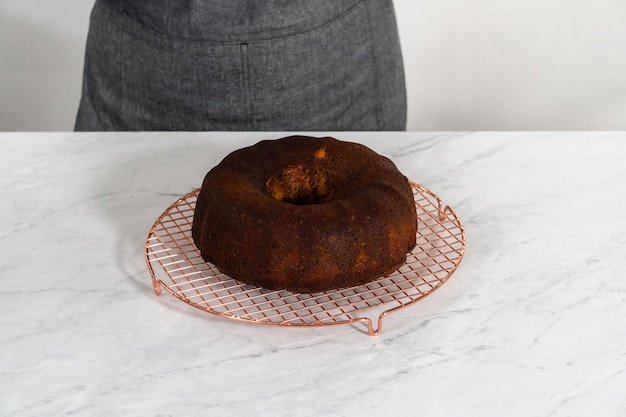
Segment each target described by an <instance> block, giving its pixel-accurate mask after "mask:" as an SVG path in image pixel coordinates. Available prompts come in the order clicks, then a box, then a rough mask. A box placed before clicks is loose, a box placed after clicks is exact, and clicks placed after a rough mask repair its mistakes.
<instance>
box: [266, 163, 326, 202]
mask: <svg viewBox="0 0 626 417" xmlns="http://www.w3.org/2000/svg"><path fill="white" fill-rule="evenodd" d="M265 188H266V189H267V191H268V192H269V193H270V195H271V196H272V197H273V198H274V199H276V200H278V201H284V202H285V203H291V204H300V205H304V204H324V203H327V202H329V201H332V200H333V199H334V198H335V195H336V194H337V180H336V175H335V174H333V173H331V172H329V171H327V170H325V169H323V168H320V167H304V166H301V165H295V166H291V165H290V166H288V167H286V168H284V169H283V170H282V171H280V172H278V173H276V174H274V175H272V176H271V177H269V178H268V179H267V181H266V182H265Z"/></svg>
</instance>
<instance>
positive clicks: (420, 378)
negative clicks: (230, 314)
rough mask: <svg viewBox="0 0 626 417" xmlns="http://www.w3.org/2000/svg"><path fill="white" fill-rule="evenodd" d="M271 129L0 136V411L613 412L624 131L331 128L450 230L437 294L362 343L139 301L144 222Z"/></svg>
mask: <svg viewBox="0 0 626 417" xmlns="http://www.w3.org/2000/svg"><path fill="white" fill-rule="evenodd" d="M283 135H284V134H282V133H281V134H272V133H246V134H241V133H219V134H218V133H203V134H191V133H170V134H165V133H159V134H154V133H134V134H131V133H111V134H74V133H54V134H33V133H31V134H28V133H6V134H0V145H1V149H2V150H3V152H2V154H1V155H0V186H1V189H2V197H1V199H0V226H1V227H0V284H1V285H0V415H2V416H69V415H80V416H83V415H89V416H109V415H111V416H113V415H116V416H117V415H124V416H126V415H132V416H180V415H192V416H197V415H211V416H245V415H251V414H253V413H254V415H257V416H273V417H279V416H293V415H307V416H335V415H336V416H344V415H345V416H355V415H358V416H389V415H424V416H524V417H528V416H546V417H547V416H604V417H607V416H624V415H626V268H625V267H626V216H625V213H626V186H625V184H626V133H558V132H555V133H523V132H519V133H516V132H513V133H394V134H389V133H337V134H335V136H336V137H338V138H340V139H346V140H354V141H359V142H363V143H365V144H366V145H369V146H370V147H372V148H374V149H375V150H377V151H379V152H381V153H383V154H385V155H387V156H389V157H391V158H392V159H393V160H394V161H395V162H396V164H397V165H398V166H399V168H400V169H401V170H402V171H403V172H404V173H405V174H406V175H407V176H409V177H410V178H411V179H413V180H415V181H417V182H419V183H421V184H422V185H424V186H426V187H429V188H431V189H432V190H433V191H435V192H437V194H439V196H440V197H441V198H442V199H443V201H444V203H446V204H449V205H450V206H452V207H453V208H454V209H455V210H456V212H457V214H458V215H459V217H460V219H461V220H462V221H463V223H464V226H465V229H466V234H467V251H466V254H465V257H464V259H463V261H462V262H461V265H460V267H459V269H458V270H457V272H456V273H455V274H454V276H453V277H452V278H451V279H450V281H448V282H447V283H446V284H445V285H444V286H443V287H442V288H441V289H439V290H438V291H437V292H436V293H434V294H433V295H432V296H431V297H428V298H427V299H425V300H423V301H421V302H419V303H417V304H416V305H414V306H411V307H409V308H407V309H404V310H402V311H400V312H397V313H395V314H392V315H390V316H388V317H387V318H386V319H385V325H384V328H383V331H382V334H381V335H380V336H377V337H371V336H368V335H366V334H364V333H363V332H362V331H359V330H360V329H356V328H355V327H353V326H350V325H344V326H331V327H327V328H310V329H303V328H281V327H274V326H271V327H267V326H256V325H251V324H243V323H237V322H233V321H230V320H225V319H221V318H219V317H214V316H211V315H209V314H206V313H203V312H201V311H198V310H196V309H193V308H191V307H189V306H187V305H186V304H184V303H181V302H180V301H178V300H176V299H175V298H174V297H172V296H170V295H169V294H163V295H162V296H161V297H156V296H155V295H154V293H153V291H152V289H151V287H150V276H149V273H148V271H147V268H146V265H145V262H144V257H143V246H144V242H145V237H146V234H147V231H148V229H149V227H150V226H151V225H152V223H153V222H154V220H155V219H156V217H157V216H158V215H159V214H160V213H161V212H162V211H163V210H164V209H165V208H166V207H167V206H168V205H169V204H170V203H172V202H173V201H174V200H175V199H176V198H177V197H179V196H181V195H183V194H185V193H187V192H189V191H190V190H192V189H193V188H195V187H197V186H199V185H200V182H201V180H202V177H203V176H204V174H205V172H206V171H207V170H208V169H209V168H210V167H211V166H213V165H214V164H216V163H217V162H218V161H219V160H220V159H221V158H222V157H223V156H225V155H226V154H227V153H228V152H230V151H232V150H234V149H236V148H238V147H241V146H244V145H247V144H251V143H254V142H256V141H257V140H259V139H264V138H276V137H280V136H283Z"/></svg>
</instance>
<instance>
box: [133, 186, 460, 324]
mask: <svg viewBox="0 0 626 417" xmlns="http://www.w3.org/2000/svg"><path fill="white" fill-rule="evenodd" d="M411 187H412V189H413V195H414V197H415V208H416V211H417V217H418V230H417V236H416V237H417V245H416V246H415V248H414V250H413V251H412V252H411V253H409V254H408V256H407V259H406V262H405V264H404V265H403V266H402V267H400V268H399V269H398V270H396V271H395V272H393V273H391V274H390V275H388V276H386V277H381V278H379V279H376V280H374V281H372V282H369V283H367V284H365V285H359V286H355V287H350V288H343V289H338V290H332V291H326V292H320V293H314V294H300V293H293V292H289V291H274V290H268V289H265V288H261V287H256V286H252V285H247V284H244V283H242V282H239V281H237V280H234V279H232V278H230V277H229V276H227V275H225V274H222V273H221V272H220V271H219V270H218V269H217V268H216V267H215V266H214V265H212V264H210V263H207V262H205V261H204V260H203V259H202V257H201V256H200V252H199V251H198V250H197V249H196V247H195V245H194V243H193V239H192V237H191V224H192V221H193V213H194V208H195V203H196V199H197V196H198V193H199V191H200V190H199V189H197V190H194V191H192V192H191V193H189V194H187V195H185V196H184V197H182V198H180V199H178V200H177V201H176V202H174V203H173V204H172V205H171V206H170V207H168V208H167V209H166V210H165V211H164V212H163V214H161V216H159V218H158V219H157V220H156V221H155V223H154V225H153V226H152V228H151V229H150V231H149V233H148V237H147V240H146V247H145V258H146V264H147V266H148V270H149V271H150V275H151V277H152V288H153V289H154V292H155V293H156V295H161V290H162V289H165V290H166V291H167V292H169V293H170V294H172V295H173V296H174V297H176V298H178V299H179V300H181V301H183V302H185V303H187V304H189V305H191V306H193V307H196V308H198V309H200V310H203V311H205V312H207V313H211V314H214V315H217V316H220V317H225V318H228V319H233V320H237V321H242V322H247V323H255V324H265V325H276V326H325V325H337V324H350V323H352V324H354V323H365V324H366V325H367V332H368V333H369V334H370V335H372V336H374V335H377V334H379V333H380V332H381V330H382V324H383V319H384V318H385V317H386V315H388V314H389V313H392V312H395V311H398V310H400V309H403V308H405V307H407V306H409V305H412V304H414V303H416V302H417V301H419V300H422V299H423V298H424V297H426V296H428V295H430V294H432V293H433V292H434V291H435V290H436V289H438V288H439V287H441V286H442V285H443V284H444V283H445V282H446V281H447V280H448V278H450V276H451V275H452V274H453V273H454V271H455V270H456V268H457V267H458V265H459V263H460V262H461V259H462V257H463V253H464V252H465V232H464V229H463V225H462V224H461V221H460V220H459V218H458V217H457V215H456V213H455V212H454V210H452V209H451V208H450V207H449V206H444V205H443V204H442V202H441V200H440V199H439V197H438V196H437V195H436V194H435V193H433V192H432V191H430V190H428V189H426V188H424V187H422V186H421V185H419V184H416V183H413V182H411Z"/></svg>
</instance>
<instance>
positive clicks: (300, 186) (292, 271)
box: [192, 136, 417, 293]
mask: <svg viewBox="0 0 626 417" xmlns="http://www.w3.org/2000/svg"><path fill="white" fill-rule="evenodd" d="M416 228H417V216H416V211H415V203H414V199H413V193H412V189H411V186H410V184H409V182H408V180H407V178H406V177H405V176H404V175H402V174H401V173H400V172H399V171H398V169H397V168H396V166H395V165H394V163H393V162H391V160H389V159H388V158H386V157H384V156H381V155H379V154H377V153H376V152H374V151H373V150H371V149H369V148H368V147H366V146H364V145H360V144H357V143H351V142H345V141H340V140H337V139H334V138H330V137H325V138H313V137H307V136H290V137H286V138H282V139H276V140H264V141H261V142H259V143H257V144H256V145H253V146H250V147H247V148H243V149H239V150H237V151H234V152H232V153H231V154H230V155H228V156H227V157H226V158H224V159H223V160H222V162H220V163H219V164H218V165H217V166H215V167H214V168H213V169H211V170H210V171H209V172H208V173H207V174H206V177H205V178H204V181H203V183H202V188H201V189H200V192H199V194H198V198H197V202H196V208H195V213H194V218H193V224H192V237H193V240H194V242H195V245H196V247H197V248H198V249H199V251H200V254H201V255H202V258H203V259H204V260H205V261H207V262H210V263H212V264H214V265H215V266H216V267H217V268H218V269H219V270H220V271H221V272H223V273H224V274H226V275H228V276H230V277H231V278H234V279H237V280H239V281H242V282H244V283H247V284H252V285H257V286H261V287H265V288H269V289H286V290H289V291H293V292H300V293H311V292H319V291H326V290H330V289H336V288H342V287H349V286H354V285H359V284H364V283H366V282H369V281H372V280H373V279H376V278H379V277H381V276H385V275H388V274H389V273H391V272H393V271H394V270H396V269H397V268H399V267H400V266H401V265H402V264H403V263H404V262H405V260H406V255H407V252H410V251H411V250H412V249H413V247H414V246H415V239H416V236H415V235H416Z"/></svg>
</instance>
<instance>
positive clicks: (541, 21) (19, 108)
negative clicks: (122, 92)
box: [0, 0, 626, 131]
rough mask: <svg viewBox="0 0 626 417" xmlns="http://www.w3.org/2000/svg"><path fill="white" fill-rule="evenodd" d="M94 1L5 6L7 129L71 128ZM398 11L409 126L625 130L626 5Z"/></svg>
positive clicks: (460, 3)
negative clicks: (407, 98)
mask: <svg viewBox="0 0 626 417" xmlns="http://www.w3.org/2000/svg"><path fill="white" fill-rule="evenodd" d="M259 1H261V0H259ZM92 5H93V0H56V1H50V0H0V130H4V131H23V130H29V131H39V130H44V131H47V130H71V129H72V127H73V122H74V116H75V113H76V108H77V105H78V99H79V95H80V84H81V71H82V63H83V53H84V46H85V38H86V34H87V28H88V19H89V13H90V11H91V7H92ZM395 5H396V12H397V15H398V24H399V27H400V37H401V41H402V46H403V51H404V60H405V70H406V76H407V88H408V93H409V123H408V129H409V130H626V0H395Z"/></svg>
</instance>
